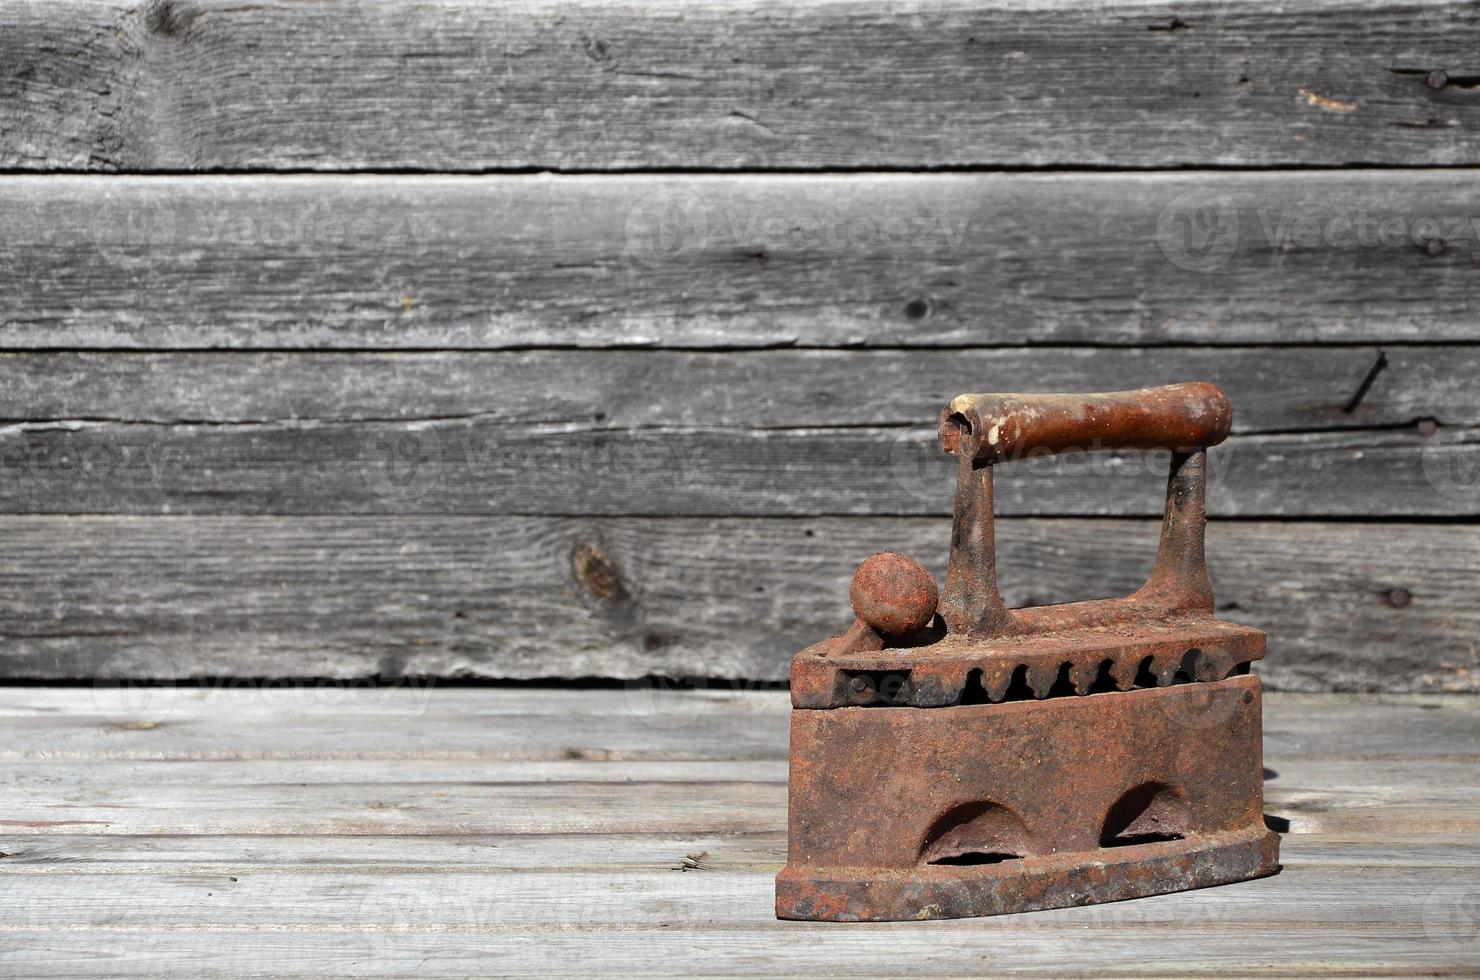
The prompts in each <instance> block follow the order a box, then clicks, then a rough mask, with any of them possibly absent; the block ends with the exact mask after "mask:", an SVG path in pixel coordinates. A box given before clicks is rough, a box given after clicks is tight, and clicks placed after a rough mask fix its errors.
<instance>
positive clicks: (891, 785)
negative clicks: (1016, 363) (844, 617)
mask: <svg viewBox="0 0 1480 980" xmlns="http://www.w3.org/2000/svg"><path fill="white" fill-rule="evenodd" d="M1232 419H1233V410H1232V407H1231V406H1230V405H1229V402H1228V399H1227V397H1226V396H1225V395H1224V394H1223V392H1222V391H1221V390H1220V389H1218V388H1217V387H1215V386H1213V385H1210V384H1200V383H1194V384H1181V385H1171V386H1168V387H1164V388H1149V389H1144V390H1141V391H1129V392H1113V393H1107V394H1085V395H1031V394H1026V395H1024V394H993V395H962V396H960V397H958V398H956V399H954V400H952V401H951V403H950V404H949V405H947V406H946V407H945V409H944V410H943V411H942V412H941V414H940V423H939V432H940V441H941V446H942V447H943V448H944V449H945V450H946V451H947V452H949V453H952V454H954V455H955V456H956V457H957V466H958V470H957V483H956V502H955V524H954V526H953V528H952V532H951V550H950V562H949V565H948V570H947V573H946V579H945V586H944V588H943V589H941V590H940V591H939V593H937V589H936V583H935V579H934V578H933V576H932V575H931V574H930V573H929V572H928V571H927V570H926V569H925V568H924V567H923V566H921V565H920V564H919V563H918V562H916V561H914V560H913V559H910V558H906V557H905V556H903V555H898V554H895V553H893V552H884V553H883V554H879V555H875V556H873V557H872V558H869V559H868V560H867V561H865V562H864V563H863V564H862V565H861V566H860V567H859V569H858V572H857V574H856V575H855V576H854V579H853V585H852V589H851V599H852V603H853V608H854V611H855V612H856V613H857V617H858V618H857V621H856V622H855V623H854V624H853V626H852V627H851V628H849V629H848V630H847V631H846V632H845V633H843V634H841V635H839V636H836V637H833V638H831V639H828V640H824V641H823V642H821V643H818V644H816V645H815V646H811V647H808V648H807V649H805V650H803V651H801V652H800V653H798V654H797V655H796V656H795V657H794V658H793V659H792V665H791V698H792V712H791V779H790V819H789V838H788V861H787V865H786V868H785V869H784V870H782V872H781V873H780V874H779V875H778V876H777V878H776V915H777V916H778V917H779V918H783V919H822V920H834V921H868V920H897V919H935V918H952V917H958V916H971V915H994V914H997V913H1002V912H1021V911H1028V910H1032V909H1045V908H1057V907H1061V906H1069V905H1087V904H1091V903H1096V902H1110V901H1116V900H1119V899H1126V898H1136V897H1139V896H1144V895H1155V894H1161V893H1164V892H1173V891H1181V890H1183V889H1189V888H1201V887H1204V886H1207V885H1218V884H1224V883H1228V882H1233V881H1242V880H1245V879H1249V878H1258V877H1262V876H1264V875H1269V874H1273V873H1275V872H1276V871H1278V870H1279V837H1278V835H1276V834H1274V833H1273V832H1271V831H1270V830H1269V829H1267V828H1266V826H1265V824H1264V819H1263V761H1262V731H1261V712H1260V707H1261V701H1260V684H1259V678H1258V677H1257V676H1255V675H1254V674H1252V673H1250V670H1249V667H1250V664H1251V663H1252V662H1253V661H1254V660H1257V659H1259V658H1261V657H1263V656H1264V641H1265V637H1264V633H1262V632H1261V631H1259V630H1256V629H1251V628H1250V627H1247V626H1241V625H1237V624H1234V623H1228V622H1223V621H1221V620H1217V619H1215V618H1213V590H1212V586H1211V584H1210V582H1209V580H1208V574H1207V570H1206V567H1205V564H1204V555H1203V530H1204V525H1205V524H1206V521H1207V517H1206V511H1205V507H1204V496H1205V487H1206V472H1207V449H1208V447H1210V446H1214V445H1217V444H1218V443H1220V442H1222V441H1223V439H1224V438H1225V437H1226V436H1227V435H1228V431H1229V428H1230V426H1231V424H1232ZM1089 449H1142V450H1151V449H1164V450H1170V451H1171V475H1170V477H1169V479H1168V482H1167V496H1166V511H1165V515H1164V517H1163V520H1162V526H1161V541H1160V544H1159V546H1158V549H1157V555H1156V561H1155V564H1154V567H1153V569H1152V571H1151V574H1150V577H1149V578H1148V579H1147V581H1146V583H1145V585H1143V586H1142V587H1141V588H1140V589H1139V590H1138V591H1136V592H1134V593H1133V594H1131V595H1129V596H1125V597H1121V598H1114V599H1100V600H1092V601H1085V602H1072V603H1064V604H1061V605H1052V606H1038V607H1031V608H1020V609H1008V608H1007V607H1006V606H1005V605H1004V604H1003V601H1002V598H1001V595H1000V594H999V592H998V588H997V573H996V556H995V545H994V538H993V514H992V467H993V466H994V465H997V464H999V463H1003V462H1007V461H1010V460H1015V459H1020V458H1025V457H1029V456H1037V455H1043V454H1053V453H1060V452H1068V451H1075V450H1089Z"/></svg>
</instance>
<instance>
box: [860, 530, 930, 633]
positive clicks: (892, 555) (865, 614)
mask: <svg viewBox="0 0 1480 980" xmlns="http://www.w3.org/2000/svg"><path fill="white" fill-rule="evenodd" d="M848 598H849V599H851V600H852V602H853V611H854V612H855V613H857V614H858V618H859V619H860V620H862V621H863V622H865V623H867V624H868V625H869V626H872V627H873V628H874V629H875V630H876V631H878V632H879V633H880V634H881V635H883V636H902V635H904V634H906V633H911V632H914V631H915V630H917V629H921V628H923V627H925V626H927V625H929V623H930V621H931V620H932V619H933V618H935V607H936V603H937V602H938V601H939V599H940V593H939V591H938V590H937V589H936V585H935V576H934V575H931V574H930V572H929V571H928V570H927V569H926V568H925V566H924V565H921V564H920V563H919V562H917V561H915V559H913V558H910V557H909V556H907V555H901V554H899V553H898V552H894V551H881V552H879V554H877V555H873V556H871V557H869V558H866V559H864V562H863V564H861V565H859V566H858V571H857V572H854V573H853V586H852V588H850V589H849V590H848Z"/></svg>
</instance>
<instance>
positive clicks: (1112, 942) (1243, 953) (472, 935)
mask: <svg viewBox="0 0 1480 980" xmlns="http://www.w3.org/2000/svg"><path fill="white" fill-rule="evenodd" d="M913 928H916V929H918V928H920V927H918V926H916V927H913ZM1088 938H1089V937H1088V936H1087V935H1086V933H1085V930H1084V929H1083V928H1082V927H1073V926H1071V927H1059V928H1048V929H1041V930H1040V929H1028V928H1026V927H1024V926H1023V925H1022V924H1021V922H1018V921H1013V922H1008V923H1003V924H1002V925H1001V926H1000V927H998V928H990V927H983V926H982V925H981V924H980V923H979V922H975V921H973V922H971V923H970V924H968V925H956V926H955V927H954V928H942V929H938V930H933V931H928V932H924V931H922V932H920V933H917V934H914V935H910V934H907V933H904V932H903V930H900V929H889V928H884V929H878V928H869V929H838V928H835V927H833V928H825V927H824V926H823V925H820V924H803V923H780V924H776V923H772V924H766V925H758V926H757V927H756V928H754V929H747V928H739V927H734V926H724V925H707V924H706V925H700V926H694V927H690V928H679V927H677V926H676V925H675V924H669V923H665V924H663V925H661V926H658V927H649V928H641V927H639V928H632V927H628V926H617V927H602V926H589V925H587V926H578V927H576V928H567V927H565V926H553V927H546V928H538V929H536V928H532V927H527V926H513V927H508V928H505V929H488V930H486V931H469V932H462V931H449V930H444V929H426V930H413V929H405V930H396V931H394V932H392V933H390V934H386V933H384V932H381V931H380V930H378V929H371V928H358V927H354V926H345V927H341V928H328V927H325V928H322V929H299V928H293V929H281V930H251V929H202V930H195V929H189V928H185V929H168V930H164V929H162V930H152V931H151V930H138V929H108V930H95V931H94V930H83V931H78V930H69V929H58V930H16V931H12V932H8V933H6V934H5V940H6V942H5V947H4V949H3V951H0V966H4V967H6V968H7V969H11V970H22V969H23V970H24V972H25V975H27V976H36V977H78V976H104V977H116V976H160V975H162V974H163V975H169V974H170V973H172V972H173V973H178V972H179V971H180V970H181V968H182V967H181V965H182V964H188V967H185V969H188V972H189V975H190V976H193V977H235V976H243V975H252V976H261V975H264V974H265V975H271V976H293V977H323V976H343V975H351V976H388V977H459V976H486V975H487V974H488V972H489V971H490V970H492V971H495V972H498V973H505V974H518V975H545V976H549V975H553V976H571V975H578V974H579V975H589V974H590V973H592V972H593V971H597V972H600V973H603V974H607V975H617V974H621V975H625V974H643V975H659V976H664V975H666V976H745V975H751V976H754V975H760V976H774V975H776V974H778V973H785V972H788V971H797V972H802V973H806V974H808V975H818V974H826V975H834V976H890V977H903V976H921V975H943V976H962V975H978V974H980V973H981V972H982V971H987V970H990V971H991V972H992V973H994V974H1001V973H1032V974H1038V975H1046V976H1059V977H1062V976H1065V975H1069V974H1072V973H1083V972H1085V971H1087V970H1092V971H1093V972H1094V973H1095V974H1098V975H1108V976H1128V977H1139V976H1173V977H1185V976H1187V975H1189V974H1197V975H1210V976H1247V975H1249V974H1250V973H1258V974H1259V975H1265V976H1277V977H1280V976H1282V977H1311V976H1322V975H1327V976H1362V975H1379V976H1434V975H1459V976H1465V975H1471V974H1472V973H1473V972H1474V970H1475V968H1476V956H1475V953H1474V952H1473V948H1472V945H1471V943H1470V942H1469V941H1467V940H1466V939H1465V938H1464V936H1463V934H1462V933H1449V932H1438V931H1436V932H1435V936H1434V937H1431V936H1429V935H1427V934H1426V933H1425V932H1424V931H1423V930H1421V929H1417V928H1414V927H1413V926H1411V925H1377V926H1360V925H1350V926H1345V927H1340V926H1333V927H1329V928H1321V927H1311V926H1307V925H1304V924H1302V923H1300V922H1298V921H1295V922H1289V923H1279V924H1271V925H1263V926H1260V927H1253V928H1251V927H1248V926H1239V927H1238V928H1226V929H1222V928H1218V927H1201V926H1200V927H1195V928H1188V926H1187V924H1186V922H1185V921H1184V922H1181V923H1171V924H1168V925H1165V926H1156V927H1146V928H1138V929H1130V928H1128V929H1123V930H1120V931H1117V932H1113V933H1107V934H1106V935H1104V936H1100V935H1099V934H1095V936H1094V938H1095V944H1094V945H1093V946H1092V947H1091V946H1089V945H1088V944H1087V943H1086V940H1087V939H1088ZM121 950H129V951H130V952H131V955H130V956H129V958H127V959H125V958H123V957H122V955H121V953H120V951H121Z"/></svg>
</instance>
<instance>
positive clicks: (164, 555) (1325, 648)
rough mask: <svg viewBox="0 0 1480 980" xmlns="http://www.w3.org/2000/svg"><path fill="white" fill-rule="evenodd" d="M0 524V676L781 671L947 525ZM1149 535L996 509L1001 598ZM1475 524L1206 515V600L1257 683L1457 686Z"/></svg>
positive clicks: (1410, 688)
mask: <svg viewBox="0 0 1480 980" xmlns="http://www.w3.org/2000/svg"><path fill="white" fill-rule="evenodd" d="M1004 482H1006V480H1005V479H1004ZM1147 482H1148V484H1149V483H1150V482H1151V481H1150V478H1149V476H1148V481H1147ZM1147 490H1148V492H1151V493H1154V491H1155V487H1154V486H1149V485H1148V487H1147ZM943 499H944V498H943ZM0 532H3V535H4V539H5V541H6V555H7V560H6V562H5V563H4V565H3V566H0V638H3V644H0V674H3V675H4V676H8V677H33V678H48V677H73V678H81V679H91V678H93V677H95V676H101V677H155V678H187V677H201V676H204V677H241V676H246V677H262V676H290V677H338V678H356V677H360V678H363V677H367V676H369V675H372V674H376V673H379V674H382V675H386V676H390V677H396V676H401V675H403V674H411V675H420V676H425V677H459V676H478V677H506V678H531V677H551V676H564V677H580V676H604V677H608V678H612V677H615V678H637V677H642V676H645V675H651V674H662V675H669V676H692V677H713V678H734V679H740V680H744V679H757V678H759V679H767V680H782V679H784V678H785V676H786V666H787V664H788V662H789V659H790V657H791V655H792V654H793V653H795V652H796V651H797V650H799V649H801V648H802V647H804V646H806V645H809V644H811V643H814V642H816V641H817V640H818V639H820V638H822V637H825V636H829V635H832V634H834V633H836V632H838V631H840V630H842V629H843V628H844V627H845V626H846V625H847V623H848V622H849V621H850V619H851V614H850V611H849V609H848V606H847V599H846V596H847V589H848V582H849V579H850V577H851V575H852V573H853V570H854V568H855V567H856V565H857V563H858V562H860V561H862V560H863V558H865V557H867V556H868V555H870V554H872V553H874V552H877V551H881V550H883V549H886V548H893V549H897V550H899V551H902V552H905V553H908V554H913V555H916V556H917V557H919V558H920V559H921V560H923V561H924V562H925V563H926V564H927V566H928V567H930V568H932V569H933V570H934V571H935V573H936V574H937V575H940V574H943V571H944V563H945V558H946V553H947V550H948V542H949V534H950V527H949V521H947V520H945V519H943V518H929V519H923V518H922V519H899V518H888V519H880V518H871V519H841V518H833V519H806V520H783V519H774V518H768V519H756V520H749V519H746V520H709V519H674V518H668V519H654V520H646V519H641V520H639V519H591V518H570V519H552V518H525V517H516V518H446V517H443V518H430V517H427V518H397V519H394V520H388V519H384V518H374V517H366V518H359V517H356V518H342V517H331V518H254V517H210V518H198V517H190V518H173V517H172V518H159V517H153V518H145V517H96V518H78V517H8V518H3V519H0ZM1156 532H1157V524H1156V522H1155V521H1139V520H1137V521H1121V520H1111V521H1100V520H1079V519H1072V520H1071V519H1066V520H1041V519H1033V520H1017V519H1004V520H1001V521H1000V522H999V526H998V548H999V553H1000V559H1001V567H1002V570H1003V571H1002V582H1003V589H1004V595H1005V597H1006V599H1007V601H1008V602H1009V603H1011V604H1014V605H1020V604H1026V603H1042V602H1053V601H1064V600H1069V599H1082V598H1093V597H1098V596H1105V595H1114V594H1125V593H1128V592H1130V591H1132V590H1133V589H1134V588H1136V587H1137V586H1138V585H1139V584H1140V581H1139V579H1140V577H1141V576H1142V575H1144V574H1145V572H1146V571H1147V570H1149V568H1150V563H1151V560H1152V557H1153V553H1154V549H1155V542H1156ZM1477 535H1480V532H1477V531H1476V529H1475V528H1473V527H1470V526H1463V527H1450V526H1443V525H1430V524H1394V523H1380V524H1362V523H1346V522H1336V523H1323V522H1312V523H1303V522H1302V523H1293V524H1291V523H1280V522H1220V521H1217V520H1215V521H1213V522H1212V524H1211V525H1210V530H1209V539H1208V540H1209V545H1208V548H1209V553H1210V555H1211V568H1212V575H1213V581H1214V586H1215V591H1216V592H1217V595H1218V597H1219V602H1220V605H1219V614H1220V615H1221V616H1224V617H1226V618H1229V619H1232V620H1235V621H1238V622H1244V623H1248V624H1250V625H1254V626H1258V627H1260V628H1263V629H1265V630H1267V631H1268V632H1269V633H1270V648H1269V656H1268V659H1267V660H1266V661H1265V662H1264V664H1263V665H1262V667H1261V670H1262V672H1263V674H1264V676H1265V677H1266V679H1267V681H1268V682H1269V683H1270V685H1271V686H1273V687H1277V688H1282V689H1293V690H1301V691H1322V690H1328V689H1331V688H1333V687H1334V688H1341V689H1349V690H1352V689H1354V690H1372V691H1389V692H1393V693H1394V695H1395V696H1398V697H1415V698H1417V697H1421V696H1422V695H1424V694H1432V693H1438V692H1442V691H1445V690H1452V691H1474V690H1476V685H1477V683H1480V680H1477V679H1480V662H1477V660H1476V656H1477V654H1476V651H1475V647H1474V642H1473V641H1474V637H1475V636H1476V635H1477V632H1480V612H1477V609H1476V607H1475V604H1474V602H1473V597H1474V595H1475V593H1476V590H1477V588H1480V581H1477V578H1476V572H1475V569H1474V561H1473V555H1474V553H1475V549H1476V548H1477V547H1480V541H1477ZM613 583H615V584H613ZM698 608H702V609H703V610H704V614H703V615H702V616H699V615H696V614H695V610H696V609H698ZM739 687H740V688H741V689H743V688H744V687H745V685H744V684H743V683H742V684H740V685H739ZM721 689H722V691H732V690H734V689H735V685H733V684H728V683H726V684H722V685H721ZM351 693H352V692H351ZM413 693H415V691H414V690H413ZM636 693H638V694H639V695H640V696H642V697H650V696H652V695H653V694H654V692H652V691H649V690H646V689H640V690H639V691H638V692H636ZM657 693H658V695H659V696H661V693H662V692H657ZM0 748H3V747H0Z"/></svg>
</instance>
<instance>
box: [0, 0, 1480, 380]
mask: <svg viewBox="0 0 1480 980" xmlns="http://www.w3.org/2000/svg"><path fill="white" fill-rule="evenodd" d="M11 2H12V3H13V0H11ZM313 6H314V7H315V8H316V9H322V8H324V7H325V5H313ZM842 6H845V7H846V6H849V5H842ZM300 9H307V8H300ZM1143 33H1147V32H1144V31H1143ZM1117 57H1118V55H1117ZM1420 87H1422V86H1420ZM932 88H933V89H934V88H935V87H934V86H932ZM1284 97H1285V96H1282V98H1284ZM1291 97H1293V96H1291ZM932 125H933V124H932ZM1056 128H1061V127H1060V126H1059V125H1058V124H1056ZM419 148H424V147H420V146H419ZM1426 162H1432V161H1426ZM1477 213H1480V187H1477V185H1476V183H1475V181H1474V180H1473V178H1472V176H1471V175H1470V174H1468V173H1467V172H1465V171H1446V170H1423V171H1391V170H1354V171H1345V172H1342V173H1340V174H1339V175H1333V174H1330V173H1322V172H1308V171H1272V172H1232V171H1202V172H1177V173H1157V174H1138V173H1093V174H1088V173H1068V174H1062V173H1061V174H1032V173H995V174H956V173H936V174H876V173H859V174H843V175H838V174H830V175H813V176H808V175H782V174H773V175H765V174H736V175H723V176H721V175H714V176H706V175H625V176H622V175H606V176H600V175H571V176H558V177H556V176H547V175H542V176H508V175H504V176H481V177H480V176H419V175H379V176H329V175H318V176H287V175H274V176H269V175H263V176H218V177H195V178H181V177H173V176H172V177H135V176H119V177H97V178H88V177H65V176H58V177H51V176H5V177H0V222H3V224H4V227H5V229H6V234H5V236H4V238H3V240H0V262H3V263H4V266H5V267H6V268H7V269H10V270H12V276H11V277H10V278H9V279H8V280H7V282H8V283H9V285H10V288H8V289H6V290H4V291H3V292H0V328H3V330H0V344H3V346H4V347H6V348H10V349H15V348H53V349H54V348H88V347H100V348H109V349H141V350H149V349H175V348H235V349H251V348H271V349H287V348H292V349H315V348H319V349H322V348H342V349H354V350H364V349H381V350H395V349H411V348H435V349H449V348H506V347H531V346H548V345H558V346H562V347H612V346H640V347H690V348H722V349H726V350H730V349H735V348H752V347H778V346H803V347H838V346H849V347H901V346H907V347H922V346H923V347H959V346H976V347H991V346H999V345H1013V344H1042V343H1053V344H1093V345H1105V344H1110V345H1138V344H1168V343H1173V344H1218V345H1223V344H1295V343H1333V342H1334V343H1342V344H1353V343H1379V342H1381V343H1391V342H1404V341H1418V342H1424V343H1434V342H1441V341H1449V342H1473V341H1475V340H1476V339H1477V338H1480V333H1477V327H1476V322H1477V320H1476V316H1475V313H1476V303H1475V294H1476V290H1475V277H1476V275H1477V274H1480V272H1477V265H1476V263H1475V261H1474V255H1475V248H1476V247H1477V245H1480V224H1477V223H1476V222H1475V221H1474V219H1473V218H1472V216H1474V215H1476V214H1477ZM1194 229H1201V230H1198V231H1197V233H1196V235H1193V230H1194ZM1189 235H1192V236H1193V237H1189ZM1441 239H1442V245H1441V244H1439V243H1440V240H1441ZM1044 356H1045V358H1048V357H1050V356H1051V355H1049V354H1047V353H1045V355H1044ZM1278 356H1279V355H1277V354H1275V355H1271V357H1272V358H1277V357H1278ZM1334 368H1335V365H1333V369H1334ZM1275 370H1279V369H1277V368H1276V369H1275ZM1350 371H1351V368H1350V367H1349V366H1348V367H1345V368H1344V369H1343V373H1342V377H1343V379H1344V380H1348V383H1350V384H1352V386H1353V389H1352V390H1353V391H1354V390H1355V386H1356V384H1357V383H1358V382H1360V380H1361V376H1360V375H1358V376H1357V377H1355V378H1350V379H1347V373H1349V372H1350Z"/></svg>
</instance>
